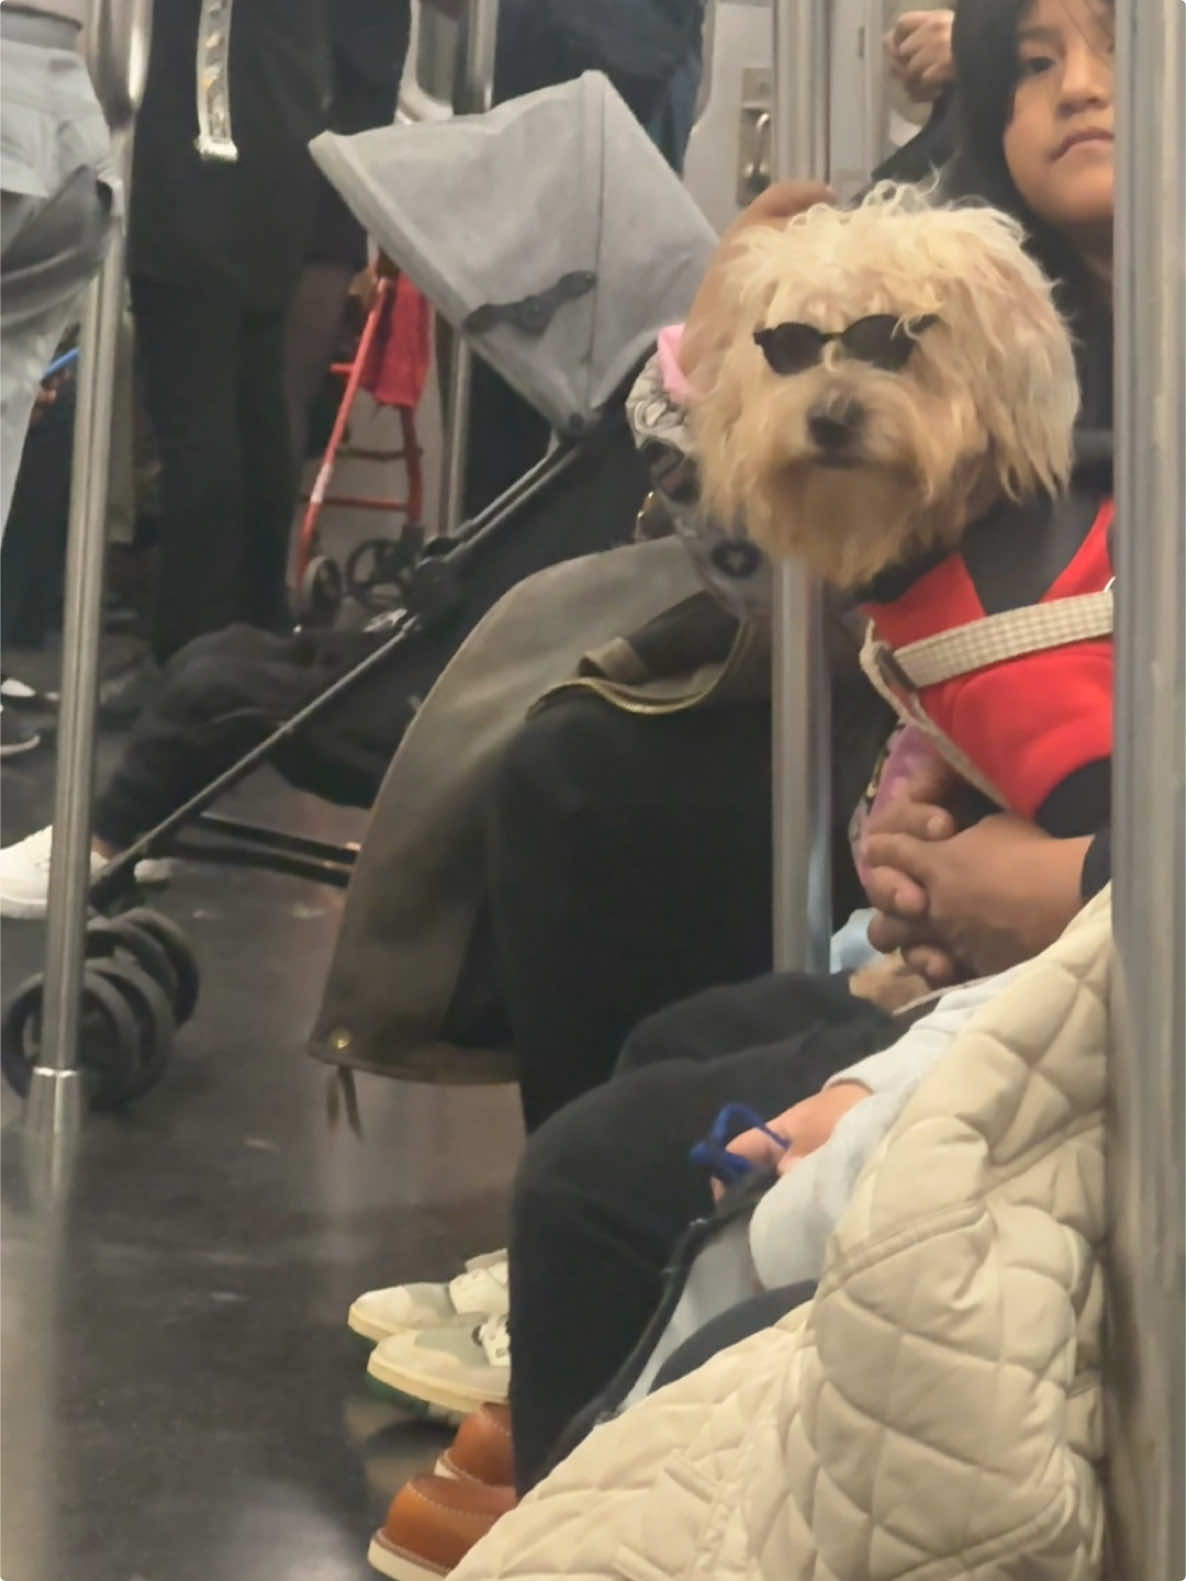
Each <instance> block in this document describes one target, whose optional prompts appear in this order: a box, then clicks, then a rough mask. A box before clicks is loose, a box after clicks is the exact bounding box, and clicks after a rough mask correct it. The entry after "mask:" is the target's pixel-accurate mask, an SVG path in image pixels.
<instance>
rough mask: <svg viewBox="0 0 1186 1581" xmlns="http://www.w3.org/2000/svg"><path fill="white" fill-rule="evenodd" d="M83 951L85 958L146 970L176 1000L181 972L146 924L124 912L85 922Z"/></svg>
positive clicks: (167, 995) (172, 1001)
mask: <svg viewBox="0 0 1186 1581" xmlns="http://www.w3.org/2000/svg"><path fill="white" fill-rule="evenodd" d="M86 953H87V959H88V960H89V961H95V960H111V959H114V960H117V961H118V960H127V961H130V962H131V963H132V964H133V965H134V966H139V967H140V968H141V970H142V971H145V972H147V973H148V975H149V976H150V977H151V978H152V979H153V981H154V982H155V983H156V984H157V986H158V987H159V988H160V989H161V990H162V991H163V993H164V995H165V998H166V1000H167V1001H168V1003H169V1004H170V1005H175V1004H176V1003H177V1002H178V998H179V994H180V988H181V974H180V972H179V971H178V970H177V968H176V967H175V966H174V965H173V960H172V957H171V956H170V954H169V952H168V950H167V949H166V948H165V946H164V945H163V944H162V943H161V941H160V940H159V939H157V938H155V937H154V936H153V934H151V933H150V932H149V931H148V929H147V928H145V927H142V926H137V924H136V923H135V922H134V921H133V922H129V921H128V920H127V917H126V916H122V917H116V918H114V919H112V920H108V918H106V917H96V918H94V919H93V921H91V922H89V923H88V924H87V930H86Z"/></svg>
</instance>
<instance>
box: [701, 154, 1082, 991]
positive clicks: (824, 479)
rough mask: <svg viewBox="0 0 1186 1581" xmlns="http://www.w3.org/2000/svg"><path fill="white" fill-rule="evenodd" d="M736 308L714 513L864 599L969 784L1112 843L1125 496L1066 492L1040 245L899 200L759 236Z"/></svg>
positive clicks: (1067, 407) (884, 981)
mask: <svg viewBox="0 0 1186 1581" xmlns="http://www.w3.org/2000/svg"><path fill="white" fill-rule="evenodd" d="M724 301H725V302H726V304H729V308H730V321H729V326H728V328H727V330H726V332H725V333H723V334H722V336H721V338H720V340H719V342H718V343H717V345H716V346H715V347H714V348H711V350H710V353H709V355H708V356H707V357H706V358H705V360H704V361H703V362H702V364H701V367H700V369H699V370H698V373H697V379H696V383H697V386H698V388H697V390H696V392H695V396H694V400H693V404H692V409H691V421H692V429H693V434H694V437H695V440H696V444H697V450H698V454H699V459H700V467H701V489H702V496H703V498H704V500H705V503H706V504H707V506H708V507H709V509H710V510H711V511H712V512H713V513H714V514H715V515H716V516H717V519H718V520H719V521H721V522H722V524H725V525H729V526H732V527H735V528H741V527H744V528H745V530H747V531H748V533H749V535H750V537H751V538H753V539H754V540H755V541H756V542H757V543H758V544H760V545H761V546H762V547H763V548H764V549H766V550H767V551H768V552H769V553H771V554H772V555H774V556H775V557H783V556H788V555H792V556H795V557H797V558H800V559H802V560H803V561H805V562H806V564H807V565H808V566H810V567H811V569H812V570H813V571H814V572H815V573H816V574H817V575H819V576H821V577H823V578H824V579H825V580H827V581H829V582H832V583H833V584H835V585H836V586H838V587H840V588H842V589H844V590H846V591H849V592H852V593H854V594H855V595H856V596H857V597H858V598H859V600H860V601H861V603H862V604H863V606H864V608H865V610H866V612H867V613H868V614H869V616H870V619H871V634H870V639H869V641H868V642H867V644H866V651H865V653H864V654H863V655H862V659H863V662H864V663H865V668H866V671H867V672H868V674H869V676H870V679H871V680H872V681H873V683H874V685H875V686H877V687H878V689H879V690H880V691H881V692H882V694H883V695H884V696H885V697H886V698H887V699H888V700H889V701H890V702H892V703H893V704H894V706H895V707H896V708H897V709H898V712H899V714H900V715H901V717H902V718H903V719H905V720H907V721H909V722H911V723H913V724H915V725H916V726H918V727H919V728H921V729H922V730H923V731H924V732H925V733H926V734H928V735H929V736H930V737H931V739H932V740H933V741H935V742H936V744H937V745H938V746H939V747H940V750H942V751H943V752H944V754H945V755H946V756H947V757H948V758H949V760H950V761H951V762H952V763H953V764H954V765H955V767H956V768H957V770H958V771H959V772H960V773H961V774H962V775H963V776H964V778H965V779H967V780H969V781H970V782H971V783H972V784H974V785H976V786H977V787H978V788H979V789H981V790H982V791H983V792H985V793H986V794H987V795H988V796H989V797H990V798H991V800H993V801H995V802H996V803H997V804H998V805H999V806H1005V807H1011V808H1013V809H1014V810H1015V811H1017V812H1019V813H1021V814H1022V815H1023V816H1024V817H1027V818H1032V819H1035V820H1036V821H1037V822H1038V823H1039V824H1041V825H1042V826H1043V827H1044V828H1046V829H1047V830H1048V831H1049V832H1050V833H1053V834H1056V835H1061V836H1069V835H1073V834H1082V833H1087V832H1090V831H1092V830H1094V829H1096V828H1098V827H1100V823H1101V821H1102V820H1104V819H1106V817H1107V814H1108V806H1109V784H1110V778H1109V760H1110V755H1111V745H1112V657H1111V598H1110V592H1109V588H1110V581H1111V574H1112V572H1111V540H1110V530H1111V524H1112V505H1111V500H1110V498H1109V493H1110V488H1109V485H1108V484H1107V483H1106V482H1105V483H1103V484H1097V485H1094V486H1093V487H1087V486H1084V487H1083V488H1080V487H1079V486H1078V485H1077V486H1076V487H1075V488H1073V489H1071V490H1069V491H1067V484H1068V483H1069V481H1070V478H1071V463H1072V430H1073V427H1074V422H1075V416H1076V413H1077V410H1078V402H1079V395H1078V385H1077V380H1076V374H1075V362H1074V355H1073V351H1072V346H1071V339H1070V335H1069V333H1068V330H1067V327H1066V325H1065V324H1064V323H1063V321H1062V319H1061V318H1060V316H1059V313H1058V311H1057V309H1056V307H1055V304H1054V300H1053V294H1052V290H1051V286H1050V284H1049V282H1048V281H1047V280H1046V278H1045V276H1044V275H1043V274H1042V272H1041V270H1040V269H1039V268H1038V266H1037V265H1036V264H1035V263H1034V262H1033V260H1032V259H1031V258H1030V257H1029V256H1028V254H1027V253H1026V252H1025V250H1024V248H1023V245H1022V231H1021V228H1020V226H1019V225H1018V224H1016V223H1015V222H1014V221H1013V220H1012V219H1010V218H1008V217H1007V216H1006V215H1004V214H1001V213H999V212H997V211H995V210H992V209H987V208H970V207H955V208H951V207H941V206H938V205H935V204H933V203H932V202H930V201H929V199H928V195H927V194H926V193H925V192H923V191H920V190H919V189H917V188H912V187H898V186H893V185H889V184H886V185H883V186H880V187H878V188H875V189H874V191H873V192H872V193H871V194H870V195H869V196H868V197H867V198H866V200H865V201H864V202H863V203H862V204H861V205H860V206H859V207H857V208H855V209H848V210H845V209H838V208H831V207H826V206H817V207H815V208H812V209H809V210H808V211H807V212H806V213H804V214H801V215H798V216H797V217H796V218H794V219H792V220H791V221H790V222H789V223H788V224H787V225H786V226H785V227H784V228H782V229H777V230H776V229H762V230H758V229H755V230H754V231H753V232H752V233H749V234H747V235H745V236H743V237H742V238H740V239H739V241H738V244H737V248H736V252H735V254H734V256H733V261H732V264H731V266H730V267H729V270H728V273H727V274H726V295H725V297H724ZM1093 488H1094V492H1093ZM866 978H867V981H854V984H853V991H854V992H856V993H860V994H862V995H864V996H865V997H872V998H876V999H879V1000H881V1002H883V1003H886V1004H894V1003H897V1002H901V1000H902V999H903V998H904V997H905V998H909V997H912V996H913V994H914V992H915V991H916V990H918V989H921V987H922V986H923V985H922V984H921V983H920V982H915V981H914V980H913V979H911V978H910V976H909V974H903V976H902V979H901V981H900V982H898V983H897V985H896V986H895V984H894V983H893V982H891V981H890V979H889V978H888V977H887V976H886V975H885V974H884V973H881V972H879V971H878V970H874V972H873V973H871V974H866Z"/></svg>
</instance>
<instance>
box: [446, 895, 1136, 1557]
mask: <svg viewBox="0 0 1186 1581" xmlns="http://www.w3.org/2000/svg"><path fill="white" fill-rule="evenodd" d="M1109 976H1110V911H1109V903H1108V895H1107V893H1105V894H1104V895H1103V896H1100V897H1099V898H1097V900H1095V901H1094V902H1092V903H1091V905H1089V906H1088V907H1087V908H1086V909H1085V910H1084V912H1083V913H1082V914H1081V915H1080V917H1079V918H1078V919H1077V921H1076V922H1075V923H1074V924H1073V925H1072V926H1071V927H1070V928H1069V929H1068V931H1067V933H1066V934H1065V935H1064V936H1063V938H1062V939H1061V940H1060V941H1059V942H1058V943H1057V944H1056V945H1054V946H1053V947H1052V948H1051V949H1050V950H1048V951H1047V952H1046V953H1045V954H1044V955H1042V956H1040V957H1039V958H1038V959H1037V960H1036V961H1034V962H1033V963H1032V965H1031V966H1030V968H1029V969H1028V970H1027V971H1025V972H1023V973H1022V974H1021V975H1020V977H1018V978H1017V980H1016V981H1015V982H1014V983H1013V984H1012V985H1011V986H1010V987H1008V988H1007V989H1005V990H1004V991H1003V992H1002V993H1001V994H1000V995H999V996H998V997H997V998H996V999H995V1000H993V1001H992V1002H991V1003H990V1004H989V1005H987V1006H986V1007H985V1008H984V1009H983V1010H982V1011H981V1012H980V1013H979V1015H978V1016H977V1017H976V1018H975V1019H974V1020H973V1022H972V1023H971V1024H970V1025H969V1027H968V1029H967V1030H966V1031H965V1032H964V1033H962V1034H961V1035H960V1036H959V1037H958V1038H957V1039H956V1041H955V1043H954V1044H953V1045H952V1048H951V1050H950V1051H949V1052H948V1053H947V1054H946V1055H945V1056H944V1057H943V1059H941V1061H940V1062H939V1064H938V1065H937V1066H936V1067H935V1069H934V1070H933V1071H932V1072H931V1074H930V1075H929V1076H928V1077H927V1078H926V1079H925V1080H924V1081H923V1083H922V1084H921V1085H920V1086H919V1088H918V1090H917V1092H916V1093H915V1095H914V1096H913V1098H912V1099H911V1100H910V1102H909V1103H908V1105H907V1107H906V1108H905V1110H904V1111H903V1113H902V1115H901V1117H900V1119H899V1121H898V1123H897V1124H896V1125H895V1126H894V1128H893V1130H892V1131H891V1132H890V1134H889V1136H888V1137H887V1138H886V1140H885V1142H884V1143H883V1144H882V1146H881V1148H880V1149H879V1151H878V1152H877V1153H876V1154H875V1155H874V1157H873V1158H872V1159H871V1160H870V1162H869V1164H868V1166H867V1167H866V1169H865V1171H864V1173H863V1174H862V1176H861V1178H860V1180H859V1182H858V1185H857V1188H856V1191H855V1193H854V1196H853V1199H852V1202H851V1204H850V1206H849V1209H848V1211H847V1213H846V1215H845V1217H844V1219H843V1220H842V1221H841V1223H840V1225H839V1227H838V1228H837V1230H836V1233H835V1235H834V1236H833V1238H832V1242H831V1246H830V1249H829V1254H828V1260H827V1266H826V1268H825V1272H824V1277H823V1280H822V1282H821V1284H820V1287H819V1292H818V1294H817V1296H816V1298H815V1300H814V1301H813V1302H812V1303H811V1304H810V1305H809V1306H807V1307H804V1308H800V1309H799V1311H798V1312H796V1313H793V1314H792V1315H791V1316H790V1317H789V1318H787V1319H786V1320H784V1322H783V1323H781V1324H780V1325H779V1326H778V1327H777V1328H774V1329H768V1330H766V1331H765V1332H763V1333H761V1334H758V1335H755V1336H754V1337H753V1338H752V1339H749V1340H747V1341H745V1342H744V1343H743V1344H741V1345H738V1346H735V1347H734V1348H733V1349H732V1350H729V1351H726V1352H724V1353H722V1354H721V1355H720V1356H718V1357H716V1358H715V1359H714V1360H713V1361H711V1362H709V1363H708V1365H707V1366H705V1367H703V1368H701V1369H700V1371H699V1372H696V1373H694V1374H692V1375H691V1376H690V1377H688V1378H686V1379H683V1380H682V1381H680V1382H678V1383H675V1384H672V1385H671V1386H670V1387H668V1388H666V1389H664V1390H661V1391H660V1392H659V1393H658V1394H655V1395H652V1396H651V1397H650V1398H649V1399H647V1400H645V1401H643V1402H642V1403H641V1404H640V1405H638V1406H636V1407H635V1408H634V1409H633V1410H631V1411H628V1412H627V1413H626V1414H625V1415H623V1416H621V1417H619V1418H618V1419H617V1420H616V1421H613V1422H610V1423H608V1424H607V1425H605V1426H603V1427H601V1428H599V1429H598V1430H597V1431H596V1432H594V1434H593V1435H592V1436H591V1437H590V1438H589V1439H588V1440H587V1441H586V1442H585V1443H584V1444H583V1445H582V1446H581V1447H580V1448H579V1449H578V1450H577V1451H576V1452H575V1453H574V1454H573V1455H571V1456H570V1457H569V1459H568V1460H566V1461H565V1462H564V1463H563V1465H561V1466H560V1467H559V1469H558V1470H556V1471H555V1472H554V1473H553V1474H552V1475H551V1476H550V1477H548V1478H547V1479H546V1481H544V1482H543V1483H542V1484H541V1485H540V1486H539V1487H538V1488H537V1489H536V1490H535V1491H534V1492H533V1493H532V1494H531V1495H530V1497H528V1498H527V1499H526V1500H524V1502H523V1503H522V1504H521V1505H520V1506H519V1508H518V1509H517V1510H515V1511H514V1512H513V1513H512V1514H510V1515H508V1516H505V1517H504V1518H503V1519H502V1520H501V1521H500V1522H499V1523H498V1525H497V1526H496V1527H495V1528H494V1530H493V1531H492V1532H491V1533H490V1535H489V1536H488V1537H487V1538H486V1539H485V1540H484V1541H483V1542H482V1543H480V1544H479V1545H478V1546H477V1547H476V1548H475V1549H474V1550H473V1551H472V1552H471V1553H470V1555H469V1556H468V1558H467V1559H466V1560H465V1561H464V1562H463V1563H462V1565H461V1566H460V1567H459V1568H458V1569H457V1570H456V1571H454V1572H453V1577H454V1581H493V1578H495V1577H502V1578H507V1581H511V1578H514V1581H544V1578H549V1581H550V1578H554V1577H566V1578H571V1581H578V1578H579V1581H594V1578H597V1581H601V1578H609V1577H613V1578H619V1577H620V1578H623V1581H676V1578H685V1577H686V1578H689V1581H691V1578H693V1577H694V1578H697V1581H742V1578H745V1581H757V1578H759V1577H760V1578H762V1581H897V1578H899V1577H903V1578H904V1577H909V1578H911V1581H955V1578H960V1581H962V1578H968V1577H975V1578H976V1581H1089V1578H1098V1577H1099V1576H1100V1575H1101V1564H1102V1559H1101V1555H1102V1550H1103V1540H1104V1529H1103V1506H1102V1499H1101V1492H1100V1485H1099V1477H1098V1472H1099V1467H1100V1461H1101V1458H1102V1453H1103V1443H1102V1426H1101V1414H1102V1407H1101V1399H1100V1383H1099V1370H1098V1369H1099V1350H1100V1339H1101V1321H1102V1313H1103V1303H1104V1282H1103V1270H1102V1265H1101V1262H1100V1256H1099V1252H1100V1247H1101V1243H1102V1240H1103V1235H1104V1159H1103V1103H1104V1081H1105V1063H1106V1052H1107V1040H1108V1005H1107V1001H1108V989H1109Z"/></svg>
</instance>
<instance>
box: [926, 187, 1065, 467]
mask: <svg viewBox="0 0 1186 1581" xmlns="http://www.w3.org/2000/svg"><path fill="white" fill-rule="evenodd" d="M939 217H941V221H942V224H941V227H940V228H939V229H940V232H941V234H940V235H939V237H938V238H937V240H938V244H939V246H940V248H941V250H942V251H943V253H944V255H945V256H944V260H943V264H944V268H943V273H944V275H945V276H946V282H947V283H946V284H945V296H946V297H947V300H948V306H947V307H946V308H945V309H944V311H943V314H942V316H943V318H944V320H945V322H946V324H947V326H948V328H949V330H950V332H951V335H950V351H951V355H952V356H953V357H954V359H955V361H956V363H957V367H956V368H953V370H952V372H953V373H954V374H956V375H957V377H959V378H960V379H961V380H962V381H964V382H965V383H966V387H967V388H970V389H972V390H974V391H975V392H976V396H977V405H978V408H979V411H980V414H981V417H982V420H983V422H984V425H985V427H986V429H987V431H988V434H989V436H990V439H991V445H992V453H993V460H994V464H995V466H996V469H997V474H998V478H999V482H1000V484H1001V487H1002V489H1003V490H1004V491H1005V493H1006V494H1007V495H1009V496H1011V497H1013V498H1018V497H1020V496H1022V495H1024V494H1026V493H1029V492H1031V491H1033V490H1034V489H1035V488H1041V489H1045V490H1048V491H1049V492H1052V493H1053V492H1056V491H1057V490H1059V489H1061V488H1062V487H1063V486H1064V485H1065V483H1066V481H1067V479H1068V477H1069V476H1070V470H1071V455H1072V430H1073V427H1074V422H1075V416H1076V414H1077V412H1078V409H1079V386H1078V379H1077V376H1076V371H1075V357H1074V351H1073V348H1072V344H1071V337H1070V333H1069V331H1068V329H1067V327H1066V325H1065V324H1064V323H1063V320H1062V318H1061V316H1060V314H1059V312H1058V309H1057V307H1056V306H1055V303H1054V297H1053V291H1052V288H1051V285H1050V282H1049V281H1048V280H1047V279H1046V277H1045V275H1044V274H1043V273H1042V271H1041V269H1040V268H1039V267H1038V265H1037V264H1036V263H1035V262H1034V261H1033V259H1032V258H1031V257H1030V256H1029V254H1028V253H1026V252H1025V250H1024V248H1023V247H1022V245H1021V232H1020V228H1019V227H1018V226H1017V225H1016V223H1015V222H1014V221H1013V220H1012V219H1010V218H1009V217H1007V216H1006V215H1004V214H1002V213H1000V212H999V211H997V210H995V209H987V208H961V209H947V210H943V211H940V216H939Z"/></svg>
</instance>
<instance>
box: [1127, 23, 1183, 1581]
mask: <svg viewBox="0 0 1186 1581" xmlns="http://www.w3.org/2000/svg"><path fill="white" fill-rule="evenodd" d="M1116 34H1117V69H1116V78H1117V112H1118V121H1119V127H1118V136H1117V141H1116V149H1117V202H1116V221H1115V260H1114V262H1115V271H1114V289H1115V310H1116V370H1117V377H1116V507H1117V511H1116V520H1117V524H1118V525H1117V533H1116V550H1117V565H1116V693H1115V696H1116V701H1115V709H1116V721H1117V729H1116V741H1115V751H1114V759H1113V764H1114V767H1113V781H1112V783H1113V798H1112V819H1113V824H1112V827H1113V836H1112V870H1113V874H1114V878H1113V885H1112V891H1113V893H1112V905H1113V926H1114V930H1115V940H1116V971H1115V989H1114V993H1113V1000H1112V1016H1113V1037H1112V1051H1111V1054H1112V1057H1111V1062H1110V1077H1111V1099H1112V1111H1111V1115H1110V1133H1109V1144H1108V1172H1109V1191H1110V1196H1111V1203H1110V1207H1111V1222H1112V1247H1111V1260H1110V1274H1111V1318H1112V1324H1111V1333H1110V1336H1109V1349H1108V1362H1109V1369H1110V1376H1109V1389H1108V1406H1109V1443H1110V1448H1111V1477H1110V1492H1111V1495H1112V1511H1111V1515H1112V1536H1113V1540H1114V1544H1115V1547H1116V1552H1117V1558H1116V1562H1115V1564H1114V1566H1113V1573H1114V1574H1115V1575H1117V1576H1124V1577H1132V1578H1133V1581H1136V1578H1137V1577H1140V1578H1141V1581H1181V1578H1182V1576H1183V1575H1184V1574H1186V1517H1184V1514H1183V1506H1184V1501H1186V1425H1184V1421H1183V1418H1184V1414H1186V1366H1184V1363H1183V1346H1184V1333H1183V1331H1184V1328H1186V1249H1184V1244H1183V1243H1184V1240H1186V1213H1184V1201H1183V1198H1184V1194H1186V1171H1184V1168H1183V1146H1182V1126H1183V1114H1184V1110H1186V739H1184V726H1186V631H1184V621H1183V609H1184V608H1186V274H1184V264H1183V237H1184V235H1186V109H1184V105H1186V7H1184V6H1183V5H1182V0H1119V3H1118V4H1117V7H1116Z"/></svg>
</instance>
